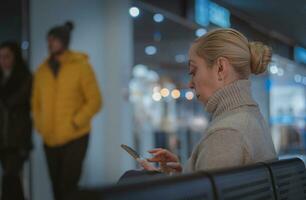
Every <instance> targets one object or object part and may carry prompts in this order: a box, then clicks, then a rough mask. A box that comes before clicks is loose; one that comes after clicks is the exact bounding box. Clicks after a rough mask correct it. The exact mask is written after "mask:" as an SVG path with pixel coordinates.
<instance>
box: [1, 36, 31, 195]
mask: <svg viewBox="0 0 306 200" xmlns="http://www.w3.org/2000/svg"><path fill="white" fill-rule="evenodd" d="M31 84H32V75H31V73H30V71H29V69H28V66H27V65H26V63H25V61H24V60H23V58H22V55H21V49H20V48H19V46H18V44H17V43H14V42H4V43H2V44H1V45H0V161H1V166H2V169H3V177H2V198H1V199H3V200H15V199H16V200H19V199H24V194H23V186H22V169H23V164H24V162H25V161H26V159H27V158H28V157H29V153H30V150H31V147H32V142H31V133H32V127H31V126H32V123H31V117H30V99H31Z"/></svg>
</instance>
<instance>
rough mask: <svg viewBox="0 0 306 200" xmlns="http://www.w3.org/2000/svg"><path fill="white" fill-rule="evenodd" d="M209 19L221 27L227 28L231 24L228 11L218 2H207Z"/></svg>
mask: <svg viewBox="0 0 306 200" xmlns="http://www.w3.org/2000/svg"><path fill="white" fill-rule="evenodd" d="M209 21H211V22H212V23H214V24H216V25H218V26H221V27H223V28H229V27H230V26H231V23H230V12H229V10H227V9H226V8H224V7H222V6H219V5H218V4H215V3H213V2H209Z"/></svg>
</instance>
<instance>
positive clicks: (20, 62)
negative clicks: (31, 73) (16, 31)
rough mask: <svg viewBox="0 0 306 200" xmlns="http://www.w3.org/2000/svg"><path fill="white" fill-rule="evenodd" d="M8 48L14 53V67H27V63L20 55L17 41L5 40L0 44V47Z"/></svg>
mask: <svg viewBox="0 0 306 200" xmlns="http://www.w3.org/2000/svg"><path fill="white" fill-rule="evenodd" d="M4 48H8V49H9V50H10V51H11V52H12V53H13V54H14V67H15V68H23V69H27V68H28V67H27V64H26V62H25V60H24V59H23V57H22V51H21V48H20V46H19V44H18V43H17V42H13V41H5V42H3V43H1V44H0V49H4Z"/></svg>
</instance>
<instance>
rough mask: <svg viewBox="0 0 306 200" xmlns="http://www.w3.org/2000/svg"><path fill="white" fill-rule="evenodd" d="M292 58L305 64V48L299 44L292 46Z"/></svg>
mask: <svg viewBox="0 0 306 200" xmlns="http://www.w3.org/2000/svg"><path fill="white" fill-rule="evenodd" d="M294 60H295V61H296V62H299V63H304V64H306V49H304V48H303V47H300V46H295V47H294Z"/></svg>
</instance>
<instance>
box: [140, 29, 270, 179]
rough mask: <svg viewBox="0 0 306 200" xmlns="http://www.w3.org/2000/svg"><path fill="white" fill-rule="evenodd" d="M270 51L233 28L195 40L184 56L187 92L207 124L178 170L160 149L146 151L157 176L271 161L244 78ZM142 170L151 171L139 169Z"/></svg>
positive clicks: (262, 63)
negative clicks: (159, 172)
mask: <svg viewBox="0 0 306 200" xmlns="http://www.w3.org/2000/svg"><path fill="white" fill-rule="evenodd" d="M271 54H272V52H271V49H270V48H269V47H267V46H266V45H264V44H262V43H260V42H249V41H248V40H247V38H246V37H245V36H243V35H242V34H241V33H240V32H238V31H237V30H234V29H217V30H214V31H211V32H209V33H207V34H206V35H204V36H202V37H200V38H198V39H197V40H196V41H195V42H194V43H193V45H192V47H191V48H190V51H189V74H190V76H191V81H190V88H192V89H193V90H194V92H195V94H196V96H197V98H198V100H199V101H200V102H202V103H203V104H204V105H205V107H206V111H207V112H209V113H211V115H212V121H211V122H210V124H209V127H208V129H207V130H206V131H205V134H204V135H203V137H202V138H201V140H200V142H199V143H198V144H197V146H195V148H194V150H193V152H192V155H191V157H190V158H189V161H188V163H187V164H186V166H185V167H184V168H183V167H182V165H181V164H180V162H179V159H178V157H177V156H176V155H174V154H173V153H171V152H170V151H168V150H166V149H160V148H159V149H153V150H151V151H149V152H150V153H151V154H152V156H153V157H152V158H150V159H148V161H150V162H158V163H160V166H162V171H166V172H169V171H175V172H178V173H179V172H182V171H184V172H195V171H199V170H210V169H220V168H228V167H234V166H243V165H247V164H252V163H256V162H260V161H265V160H272V159H275V158H276V153H275V149H274V145H273V142H272V138H271V134H270V132H269V129H268V126H267V124H266V122H265V120H264V118H263V116H262V114H261V112H260V110H259V108H258V104H257V103H256V102H255V101H254V99H253V98H252V95H251V88H250V85H251V83H250V81H249V76H250V74H251V73H252V74H255V75H257V74H261V73H264V72H265V71H266V68H267V65H268V63H269V62H270V60H271ZM143 167H144V168H145V169H146V170H150V171H151V170H156V169H154V168H153V167H147V166H146V165H144V166H143Z"/></svg>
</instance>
